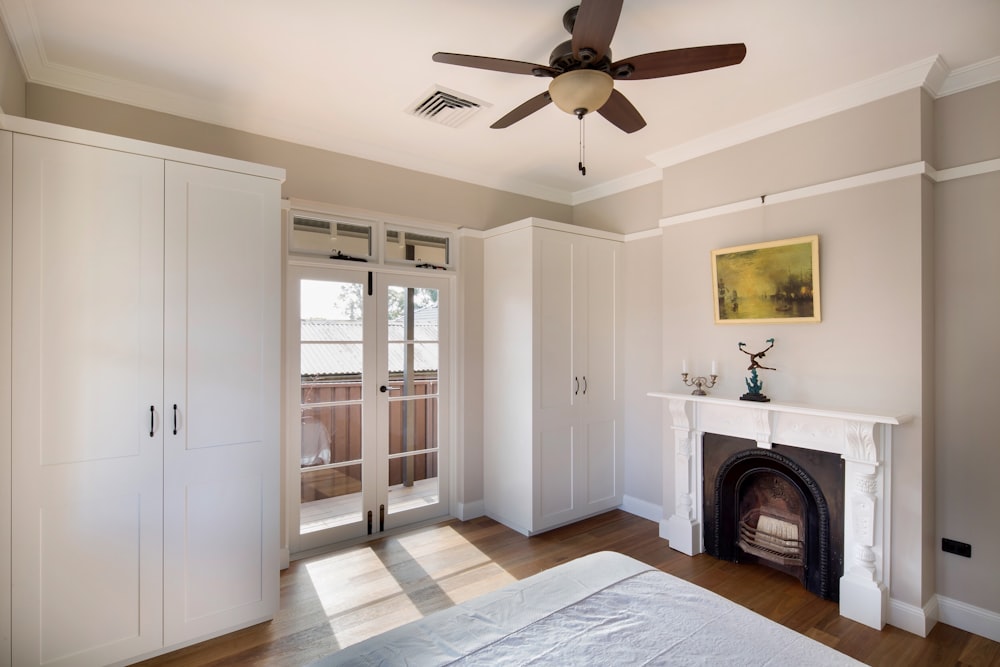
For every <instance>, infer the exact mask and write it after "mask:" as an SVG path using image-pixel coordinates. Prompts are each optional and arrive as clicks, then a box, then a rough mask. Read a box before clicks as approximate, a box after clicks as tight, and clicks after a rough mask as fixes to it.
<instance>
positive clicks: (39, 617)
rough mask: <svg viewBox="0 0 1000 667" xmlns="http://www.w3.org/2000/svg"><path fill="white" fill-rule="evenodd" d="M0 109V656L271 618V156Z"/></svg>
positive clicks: (274, 278)
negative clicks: (203, 148)
mask: <svg viewBox="0 0 1000 667" xmlns="http://www.w3.org/2000/svg"><path fill="white" fill-rule="evenodd" d="M0 127H2V128H3V131H0V178H2V179H3V180H2V182H0V196H2V198H3V202H2V204H0V209H2V210H3V211H4V213H3V215H2V216H0V222H2V224H3V228H2V236H3V239H2V241H0V251H2V252H3V253H4V255H5V258H6V257H9V258H10V262H9V263H7V262H5V263H4V267H5V273H4V276H3V278H2V282H0V287H2V290H0V291H2V295H0V307H2V309H3V310H2V311H0V318H2V320H3V329H4V334H3V336H4V337H3V338H0V346H2V352H3V354H4V361H3V365H2V366H0V369H2V371H3V377H2V388H0V391H2V398H3V400H4V405H3V406H2V408H0V409H2V410H3V414H4V415H7V414H8V411H9V416H10V420H9V422H6V421H5V423H9V424H10V429H9V430H5V432H4V434H3V441H2V450H3V457H4V460H3V464H2V467H3V473H4V477H5V478H6V479H5V480H4V481H9V484H8V485H5V488H6V489H10V494H9V496H8V495H5V496H4V498H3V502H2V509H3V512H4V519H3V521H4V523H3V527H4V529H5V535H4V543H3V544H4V546H5V553H4V558H5V559H7V558H9V564H10V567H9V568H5V572H4V577H5V581H4V585H3V589H4V590H3V594H4V595H3V597H4V599H3V604H4V607H5V609H4V615H3V617H2V618H3V622H4V624H5V627H4V628H3V633H4V646H3V650H4V655H3V656H2V658H0V663H5V662H10V663H12V664H14V665H18V666H21V665H41V664H45V665H73V666H74V667H78V666H81V665H105V664H116V663H128V662H131V661H134V660H136V659H138V658H140V657H143V656H147V655H151V654H155V653H160V652H164V651H165V650H168V649H170V648H174V647H178V646H182V645H185V644H190V643H193V642H195V641H198V640H200V639H204V638H207V637H210V636H213V635H218V634H221V633H223V632H226V631H229V630H232V629H235V628H239V627H243V626H247V625H250V624H252V623H256V622H259V621H262V620H265V619H268V618H270V617H272V616H273V615H274V613H275V611H276V610H277V600H278V576H279V527H278V516H279V502H278V498H279V495H278V484H279V442H278V434H279V412H278V411H279V405H280V400H279V380H280V371H279V364H280V339H279V335H280V328H279V327H280V301H279V299H280V184H281V181H282V180H283V178H284V172H283V170H280V169H275V168H271V167H262V166H258V165H251V164H249V163H243V162H238V161H235V160H227V159H223V158H214V157H211V156H204V155H200V154H197V153H192V152H189V151H181V150H177V149H170V148H166V147H159V146H155V145H152V144H146V143H143V142H136V141H130V140H125V139H120V138H116V137H108V136H105V135H99V134H95V133H90V132H83V131H78V130H71V129H69V128H60V127H57V126H51V125H47V124H43V123H34V122H31V121H26V120H24V119H14V118H9V117H7V118H2V122H0ZM8 211H9V212H10V213H9V214H8V213H7V212H8ZM7 267H10V268H7ZM8 331H9V332H10V335H9V338H8V337H7V332H8ZM6 562H7V561H6V560H5V561H4V563H5V564H6ZM8 574H9V578H7V576H8ZM11 612H12V613H11Z"/></svg>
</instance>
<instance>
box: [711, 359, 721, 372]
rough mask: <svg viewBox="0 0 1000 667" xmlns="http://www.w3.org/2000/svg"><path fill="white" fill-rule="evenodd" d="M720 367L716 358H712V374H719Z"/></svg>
mask: <svg viewBox="0 0 1000 667" xmlns="http://www.w3.org/2000/svg"><path fill="white" fill-rule="evenodd" d="M718 370H719V369H718V367H716V365H715V359H712V375H718V374H719V373H718Z"/></svg>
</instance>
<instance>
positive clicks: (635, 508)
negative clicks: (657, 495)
mask: <svg viewBox="0 0 1000 667" xmlns="http://www.w3.org/2000/svg"><path fill="white" fill-rule="evenodd" d="M621 509H622V510H624V511H626V512H628V513H629V514H634V515H636V516H641V517H642V518H643V519H649V520H650V521H656V522H659V521H660V519H662V518H663V508H662V507H661V506H659V505H656V504H654V503H651V502H649V501H647V500H642V499H640V498H636V497H634V496H623V497H622V504H621Z"/></svg>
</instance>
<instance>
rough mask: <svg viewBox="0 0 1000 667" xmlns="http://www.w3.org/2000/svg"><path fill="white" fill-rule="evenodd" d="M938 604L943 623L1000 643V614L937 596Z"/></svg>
mask: <svg viewBox="0 0 1000 667" xmlns="http://www.w3.org/2000/svg"><path fill="white" fill-rule="evenodd" d="M937 603H938V610H939V615H938V620H939V621H941V622H942V623H945V624H947V625H951V626H954V627H956V628H958V629H959V630H965V631H966V632H971V633H972V634H974V635H979V636H981V637H986V638H987V639H992V640H993V641H995V642H1000V614H998V613H996V612H994V611H990V610H988V609H982V608H980V607H973V606H972V605H971V604H967V603H965V602H960V601H959V600H953V599H952V598H948V597H945V596H943V595H938V596H937Z"/></svg>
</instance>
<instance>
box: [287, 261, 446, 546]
mask: <svg viewBox="0 0 1000 667" xmlns="http://www.w3.org/2000/svg"><path fill="white" fill-rule="evenodd" d="M348 264H349V263H347V262H337V263H336V264H331V263H329V262H324V261H322V260H312V259H305V258H298V257H290V258H289V259H288V263H287V267H286V268H287V272H286V289H285V309H284V310H285V342H284V347H285V350H284V366H285V371H284V400H283V405H284V409H283V418H284V421H285V426H284V438H283V452H284V453H283V456H282V465H283V468H284V470H283V475H282V478H283V480H284V492H283V493H282V504H283V508H282V517H283V523H284V526H283V533H284V535H285V539H284V543H285V549H286V551H285V554H286V556H285V557H284V558H283V562H284V563H287V561H288V560H291V559H294V558H300V557H304V556H307V555H310V554H311V553H315V552H319V551H325V550H329V549H330V548H331V547H332V546H335V545H338V544H349V543H352V542H359V541H366V540H369V539H374V538H377V537H380V536H384V535H385V534H386V533H387V532H389V530H390V527H387V528H386V531H385V532H381V533H380V532H378V526H377V522H378V520H377V514H376V519H375V523H376V525H375V529H374V530H373V532H372V534H371V535H369V534H367V531H366V530H365V531H358V532H357V533H355V534H347V535H345V536H344V537H343V539H342V540H338V541H335V542H330V543H324V544H317V543H313V542H310V541H308V540H306V541H303V540H302V539H301V536H300V534H299V525H300V524H299V511H298V510H299V502H300V487H299V470H300V468H299V456H300V448H301V427H300V419H299V411H300V402H299V400H300V398H299V397H300V389H299V388H300V386H301V368H300V363H299V338H300V327H301V322H300V313H299V298H300V295H299V281H301V280H303V279H307V280H308V279H310V278H315V279H317V280H333V281H336V280H350V281H353V282H360V283H362V284H364V285H367V284H368V280H369V278H368V274H369V273H371V274H373V280H375V282H376V283H377V284H384V285H388V284H390V282H391V280H392V278H393V277H394V276H398V277H399V278H400V279H402V280H407V279H409V280H412V279H417V280H418V281H421V279H424V280H427V281H430V282H438V283H443V284H442V285H441V287H440V288H439V289H442V290H446V295H445V296H446V298H445V299H444V300H443V301H444V304H445V306H444V307H443V308H442V309H441V311H440V326H441V330H442V331H445V330H446V334H445V335H447V336H448V339H447V340H445V339H444V337H443V336H442V338H441V341H442V342H441V354H440V355H439V367H440V368H439V383H440V386H441V387H443V388H445V389H444V390H443V391H440V393H441V399H440V403H439V410H440V413H439V418H440V433H439V453H438V471H439V472H438V477H439V483H440V493H441V502H440V503H439V506H440V513H438V514H436V515H435V517H429V516H428V517H419V518H417V519H415V522H420V521H422V520H424V519H425V518H426V519H430V518H436V517H445V516H448V515H449V513H450V512H451V508H452V507H453V505H454V497H453V496H454V493H455V488H456V487H455V484H454V482H455V479H456V474H457V471H456V467H455V466H456V461H457V460H458V458H459V457H458V456H457V455H456V454H457V453H456V448H457V444H456V442H455V434H456V433H457V430H456V421H457V411H456V409H455V407H456V404H457V392H456V386H457V382H456V379H457V376H458V374H457V372H456V369H457V365H456V363H455V362H456V359H457V348H458V345H457V344H456V338H457V336H456V332H457V327H456V321H457V316H456V308H455V304H456V296H457V295H456V292H457V289H456V287H457V285H456V283H457V280H456V278H457V277H456V275H455V274H454V273H451V272H448V273H444V272H437V271H435V272H429V271H427V270H419V269H404V268H395V267H393V268H388V267H384V266H381V265H375V264H364V265H360V266H353V265H348ZM376 274H377V278H376ZM367 330H368V329H367V328H366V331H367ZM365 342H366V343H369V341H368V340H365ZM378 343H379V336H376V337H375V338H374V339H373V340H372V341H371V342H370V345H372V346H377V345H378ZM382 379H383V378H380V377H377V376H373V377H372V378H371V379H370V381H373V382H376V383H378V382H381V381H382ZM391 525H392V522H389V526H391ZM410 525H413V524H410Z"/></svg>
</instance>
